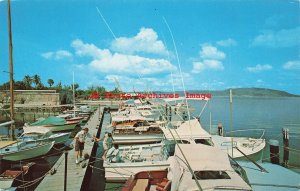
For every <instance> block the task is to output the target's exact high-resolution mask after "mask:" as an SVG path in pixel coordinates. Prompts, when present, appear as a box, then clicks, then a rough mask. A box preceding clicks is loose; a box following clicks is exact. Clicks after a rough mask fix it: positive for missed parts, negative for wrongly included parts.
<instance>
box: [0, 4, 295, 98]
mask: <svg viewBox="0 0 300 191" xmlns="http://www.w3.org/2000/svg"><path fill="white" fill-rule="evenodd" d="M299 10H300V1H299V0H242V1H241V0H201V1H200V0H199V1H196V0H185V1H184V0H164V1H159V0H143V1H139V0H123V1H122V0H119V1H117V0H98V1H97V0H12V1H11V13H12V32H13V50H14V52H13V59H14V78H15V80H22V79H23V77H24V76H25V75H31V76H32V75H35V74H38V75H40V77H41V79H42V82H43V83H44V85H46V86H48V84H47V80H48V79H53V80H54V82H55V84H57V83H59V82H61V83H62V84H65V85H70V84H72V78H73V77H72V76H73V72H74V76H75V82H76V83H78V84H79V87H80V88H81V89H87V88H88V87H92V86H104V87H105V88H106V89H108V90H111V89H114V88H115V87H116V86H117V83H116V81H118V83H119V84H120V88H121V89H122V90H123V91H133V90H135V91H145V90H153V91H154V90H161V91H173V89H175V90H183V89H184V88H185V89H186V90H224V89H228V88H244V87H259V88H271V89H277V90H284V91H287V92H290V93H294V94H298V95H300V75H299V74H300V54H299V53H300V52H299V50H300V49H299V45H300V11H299ZM7 25H8V24H7V1H6V0H0V26H1V27H0V71H1V75H0V83H4V82H6V81H8V80H9V75H8V73H7V72H3V71H9V65H8V63H9V62H8V60H9V57H8V32H7Z"/></svg>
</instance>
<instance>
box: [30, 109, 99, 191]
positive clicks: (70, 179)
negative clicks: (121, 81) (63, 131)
mask: <svg viewBox="0 0 300 191" xmlns="http://www.w3.org/2000/svg"><path fill="white" fill-rule="evenodd" d="M102 115H103V108H102V107H101V108H98V109H97V110H96V111H95V112H94V113H93V115H92V116H91V117H90V120H89V121H88V122H87V124H86V125H85V126H84V127H83V128H85V127H88V128H89V133H90V134H91V135H96V134H97V131H98V127H99V124H100V119H101V117H102ZM73 145H75V143H74V141H73ZM93 146H94V142H92V140H91V139H89V138H88V139H87V141H86V143H85V146H84V147H85V148H84V152H83V155H84V154H85V153H87V154H89V155H91V152H92V149H93ZM65 156H66V155H65V154H62V156H61V157H60V159H59V160H58V161H57V163H56V164H58V165H54V168H55V169H56V173H55V174H53V175H51V174H47V175H46V176H45V178H44V179H43V181H42V182H41V183H40V184H39V186H38V187H37V188H36V190H37V191H39V190H41V191H57V190H64V176H65V174H64V172H65ZM75 161H76V155H75V149H74V148H73V149H72V150H69V151H68V162H67V189H66V190H72V191H74V190H80V189H81V185H82V182H83V180H84V176H85V174H86V169H87V167H86V166H88V162H89V160H85V161H82V162H81V163H79V164H76V163H75ZM59 164H60V165H59ZM82 166H85V167H84V168H83V167H82Z"/></svg>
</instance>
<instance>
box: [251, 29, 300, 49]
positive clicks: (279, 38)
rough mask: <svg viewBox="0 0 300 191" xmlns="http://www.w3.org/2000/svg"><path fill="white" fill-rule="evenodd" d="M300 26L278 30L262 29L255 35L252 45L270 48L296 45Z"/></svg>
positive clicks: (299, 37) (299, 40)
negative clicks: (262, 30) (261, 31)
mask: <svg viewBox="0 0 300 191" xmlns="http://www.w3.org/2000/svg"><path fill="white" fill-rule="evenodd" d="M299 34H300V27H296V28H293V29H283V30H280V31H264V32H263V34H260V35H258V36H256V37H255V39H254V41H253V43H252V45H254V46H267V47H272V48H277V47H291V46H297V45H299V42H300V35H299Z"/></svg>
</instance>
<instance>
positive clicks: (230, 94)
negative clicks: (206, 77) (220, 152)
mask: <svg viewBox="0 0 300 191" xmlns="http://www.w3.org/2000/svg"><path fill="white" fill-rule="evenodd" d="M229 97H230V98H229V99H230V132H231V134H230V137H231V157H232V158H233V132H232V89H230V90H229Z"/></svg>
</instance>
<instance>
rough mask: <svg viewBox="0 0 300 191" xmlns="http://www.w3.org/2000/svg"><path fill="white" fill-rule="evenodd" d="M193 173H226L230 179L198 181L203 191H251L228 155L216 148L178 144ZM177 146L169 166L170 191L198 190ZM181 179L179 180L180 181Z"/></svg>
mask: <svg viewBox="0 0 300 191" xmlns="http://www.w3.org/2000/svg"><path fill="white" fill-rule="evenodd" d="M178 145H179V147H180V148H181V150H182V153H183V154H184V156H185V157H186V159H187V161H188V163H189V165H190V166H191V168H192V170H193V171H194V172H205V171H217V172H226V174H227V175H228V176H229V177H230V178H220V179H219V178H208V179H198V181H199V183H200V185H201V188H202V189H203V190H223V189H225V190H252V188H251V187H250V186H249V185H248V184H247V183H246V182H245V181H244V180H243V179H242V178H241V177H240V176H239V175H238V174H237V173H236V172H235V171H234V169H233V168H232V167H231V165H230V161H229V158H228V155H227V154H226V153H224V152H223V151H221V150H219V149H218V148H215V147H212V146H207V145H203V144H178ZM178 145H177V146H176V148H175V155H174V157H173V160H170V161H171V164H170V169H171V170H170V171H169V173H172V174H171V175H169V174H168V177H170V178H172V188H171V190H178V191H183V190H184V191H188V190H193V191H194V190H198V187H197V184H196V182H195V181H196V180H195V179H193V176H192V173H191V172H190V171H189V169H188V167H187V164H186V162H184V161H185V160H184V157H183V154H182V153H181V152H180V149H179V147H178ZM180 179H181V180H180ZM222 188H223V189H222Z"/></svg>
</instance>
